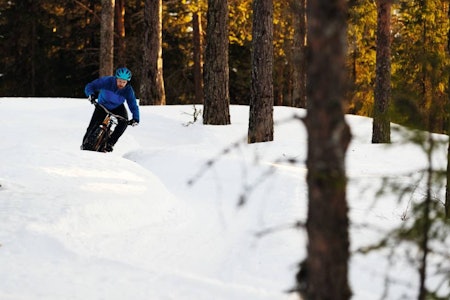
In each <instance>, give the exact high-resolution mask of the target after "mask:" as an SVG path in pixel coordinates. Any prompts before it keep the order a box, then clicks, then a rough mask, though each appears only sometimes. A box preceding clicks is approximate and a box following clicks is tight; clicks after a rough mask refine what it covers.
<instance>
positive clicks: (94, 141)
mask: <svg viewBox="0 0 450 300" xmlns="http://www.w3.org/2000/svg"><path fill="white" fill-rule="evenodd" d="M94 105H95V106H96V107H97V106H98V107H100V108H102V109H103V110H104V111H105V112H106V116H105V118H104V119H103V121H102V123H101V124H100V125H99V127H97V128H94V129H93V130H92V132H91V133H90V134H89V135H90V136H88V138H87V140H89V144H90V145H91V146H90V147H91V148H92V149H89V150H92V151H99V152H102V151H104V147H105V145H106V143H107V141H108V139H109V137H110V135H111V131H112V129H113V127H115V126H116V125H117V124H118V122H119V120H123V121H126V122H127V124H128V125H129V124H130V121H129V120H128V119H126V118H124V117H122V116H120V115H116V114H114V113H112V112H111V111H110V110H108V109H107V108H106V107H104V106H103V105H101V104H100V103H98V102H95V103H94ZM99 130H100V132H98V131H99ZM94 134H95V136H91V135H94Z"/></svg>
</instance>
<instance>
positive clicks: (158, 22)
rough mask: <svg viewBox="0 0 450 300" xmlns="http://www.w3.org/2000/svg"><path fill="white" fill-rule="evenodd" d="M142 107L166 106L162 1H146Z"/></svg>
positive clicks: (141, 89)
mask: <svg viewBox="0 0 450 300" xmlns="http://www.w3.org/2000/svg"><path fill="white" fill-rule="evenodd" d="M143 48H144V49H143V64H142V78H141V87H140V92H141V95H140V104H141V105H165V104H166V94H165V90H164V78H163V59H162V0H145V6H144V45H143Z"/></svg>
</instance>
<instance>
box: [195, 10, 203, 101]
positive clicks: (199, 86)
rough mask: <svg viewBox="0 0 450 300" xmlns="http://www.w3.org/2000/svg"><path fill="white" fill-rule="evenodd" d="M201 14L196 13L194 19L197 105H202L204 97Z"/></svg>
mask: <svg viewBox="0 0 450 300" xmlns="http://www.w3.org/2000/svg"><path fill="white" fill-rule="evenodd" d="M201 15H202V14H201V13H200V12H194V14H193V17H192V27H193V33H194V34H193V36H194V86H195V103H199V104H202V103H203V101H204V97H203V55H202V51H203V47H202V22H201Z"/></svg>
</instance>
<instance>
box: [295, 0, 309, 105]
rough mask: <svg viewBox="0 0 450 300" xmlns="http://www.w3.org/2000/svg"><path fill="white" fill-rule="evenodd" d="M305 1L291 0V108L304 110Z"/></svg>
mask: <svg viewBox="0 0 450 300" xmlns="http://www.w3.org/2000/svg"><path fill="white" fill-rule="evenodd" d="M306 5H307V1H306V0H300V1H298V0H292V8H293V12H294V72H293V81H294V84H293V96H292V98H293V100H292V106H294V107H302V108H306V24H307V19H306Z"/></svg>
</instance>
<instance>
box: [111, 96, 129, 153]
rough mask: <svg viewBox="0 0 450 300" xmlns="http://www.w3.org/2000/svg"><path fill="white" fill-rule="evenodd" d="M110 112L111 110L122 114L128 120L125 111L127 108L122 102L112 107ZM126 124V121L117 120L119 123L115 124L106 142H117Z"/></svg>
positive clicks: (112, 144) (112, 143)
mask: <svg viewBox="0 0 450 300" xmlns="http://www.w3.org/2000/svg"><path fill="white" fill-rule="evenodd" d="M111 112H113V113H114V114H116V115H119V116H122V117H124V118H125V119H127V120H128V113H127V109H126V108H125V105H124V104H122V105H121V106H119V107H117V108H115V109H113V110H112V111H111ZM127 126H128V124H127V121H122V120H119V123H118V124H117V126H116V128H115V129H114V131H113V133H112V134H111V137H110V138H109V141H108V144H109V145H110V146H114V145H115V144H116V143H117V141H118V140H119V138H120V137H121V136H122V134H123V133H124V132H125V129H127Z"/></svg>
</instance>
